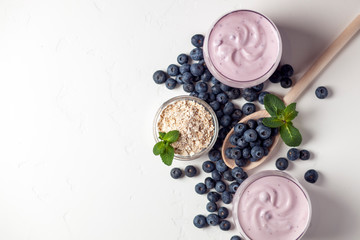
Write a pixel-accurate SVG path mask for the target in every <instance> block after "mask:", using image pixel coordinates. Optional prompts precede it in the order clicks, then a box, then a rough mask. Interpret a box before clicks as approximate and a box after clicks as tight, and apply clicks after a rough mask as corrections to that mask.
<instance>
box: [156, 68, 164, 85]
mask: <svg viewBox="0 0 360 240" xmlns="http://www.w3.org/2000/svg"><path fill="white" fill-rule="evenodd" d="M153 79H154V82H155V83H156V84H161V83H164V82H165V81H166V79H167V75H166V73H165V72H164V71H161V70H157V71H156V72H154V74H153Z"/></svg>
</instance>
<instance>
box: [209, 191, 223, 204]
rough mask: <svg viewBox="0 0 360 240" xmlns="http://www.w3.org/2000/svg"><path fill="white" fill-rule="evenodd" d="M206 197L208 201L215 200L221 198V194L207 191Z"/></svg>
mask: <svg viewBox="0 0 360 240" xmlns="http://www.w3.org/2000/svg"><path fill="white" fill-rule="evenodd" d="M207 199H208V200H209V201H210V202H217V201H219V200H220V199H221V195H220V194H219V193H217V192H209V193H208V194H207Z"/></svg>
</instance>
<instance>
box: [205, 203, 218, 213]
mask: <svg viewBox="0 0 360 240" xmlns="http://www.w3.org/2000/svg"><path fill="white" fill-rule="evenodd" d="M217 209H218V206H217V204H216V203H214V202H208V203H207V204H206V210H207V211H208V212H215V211H216V210H217Z"/></svg>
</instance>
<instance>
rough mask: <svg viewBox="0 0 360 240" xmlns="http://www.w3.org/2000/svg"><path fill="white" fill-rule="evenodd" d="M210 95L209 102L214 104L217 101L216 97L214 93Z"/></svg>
mask: <svg viewBox="0 0 360 240" xmlns="http://www.w3.org/2000/svg"><path fill="white" fill-rule="evenodd" d="M208 94H209V98H208V102H209V103H210V102H213V101H216V95H215V94H214V93H212V92H210V93H208Z"/></svg>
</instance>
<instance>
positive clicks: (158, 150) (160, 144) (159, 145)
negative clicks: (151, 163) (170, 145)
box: [153, 141, 165, 155]
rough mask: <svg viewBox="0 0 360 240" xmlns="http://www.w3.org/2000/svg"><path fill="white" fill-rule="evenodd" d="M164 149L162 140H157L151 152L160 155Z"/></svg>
mask: <svg viewBox="0 0 360 240" xmlns="http://www.w3.org/2000/svg"><path fill="white" fill-rule="evenodd" d="M164 151H165V143H164V142H163V141H161V142H158V143H156V144H155V146H154V148H153V153H154V154H155V155H160V154H162V153H163V152H164Z"/></svg>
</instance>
